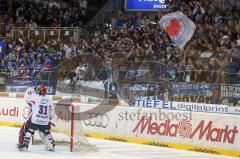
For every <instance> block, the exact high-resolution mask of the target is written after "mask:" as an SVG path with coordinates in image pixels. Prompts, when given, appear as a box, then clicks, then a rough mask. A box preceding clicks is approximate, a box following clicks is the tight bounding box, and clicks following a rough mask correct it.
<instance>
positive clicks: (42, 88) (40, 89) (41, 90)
mask: <svg viewBox="0 0 240 159" xmlns="http://www.w3.org/2000/svg"><path fill="white" fill-rule="evenodd" d="M35 91H36V92H37V94H39V95H41V96H44V95H46V93H47V89H46V87H45V86H44V85H39V86H37V87H36V88H35Z"/></svg>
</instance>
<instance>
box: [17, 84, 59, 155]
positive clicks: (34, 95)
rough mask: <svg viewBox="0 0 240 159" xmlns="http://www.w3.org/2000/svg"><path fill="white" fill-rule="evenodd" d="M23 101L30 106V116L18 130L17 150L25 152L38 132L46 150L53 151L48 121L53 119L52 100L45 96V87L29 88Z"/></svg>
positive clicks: (53, 144)
mask: <svg viewBox="0 0 240 159" xmlns="http://www.w3.org/2000/svg"><path fill="white" fill-rule="evenodd" d="M24 99H25V101H26V102H27V104H28V105H29V106H30V114H29V117H28V119H27V121H26V122H25V123H24V124H23V126H22V128H21V130H20V133H19V144H18V145H17V148H18V149H19V150H20V151H26V150H27V149H28V147H29V143H30V140H31V137H32V136H33V135H34V132H35V131H36V130H38V131H39V135H40V137H41V139H42V140H43V143H45V146H46V150H48V151H54V147H55V143H54V140H53V137H52V135H51V132H50V129H51V128H50V120H51V119H52V118H53V115H54V110H53V103H52V100H51V99H49V98H48V97H47V96H46V88H45V86H43V85H40V86H37V87H36V88H35V89H32V88H29V89H28V90H27V91H26V93H25V95H24Z"/></svg>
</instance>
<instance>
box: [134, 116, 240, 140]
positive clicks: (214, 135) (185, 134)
mask: <svg viewBox="0 0 240 159" xmlns="http://www.w3.org/2000/svg"><path fill="white" fill-rule="evenodd" d="M218 127H219V126H218ZM218 127H214V126H213V122H212V121H209V122H206V121H204V120H201V122H200V123H199V124H198V125H197V126H196V127H195V128H194V129H193V126H192V124H191V123H190V121H189V120H182V121H180V122H179V123H178V124H173V123H171V121H170V120H166V121H165V122H163V123H157V122H153V121H152V117H151V116H150V117H149V118H146V119H145V116H143V117H142V118H141V119H140V120H139V122H138V123H137V125H136V126H135V128H134V129H133V131H132V132H133V133H134V132H136V131H138V129H140V133H143V132H144V131H146V133H147V134H151V135H156V134H158V135H161V136H170V137H177V135H179V136H180V137H182V138H189V139H192V138H193V137H195V136H196V137H198V139H199V140H204V139H205V140H207V141H212V142H223V143H226V142H227V143H231V144H232V143H234V140H235V136H236V135H237V133H238V130H237V126H234V128H233V129H231V128H230V126H229V125H226V126H225V128H218Z"/></svg>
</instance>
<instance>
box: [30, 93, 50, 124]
mask: <svg viewBox="0 0 240 159" xmlns="http://www.w3.org/2000/svg"><path fill="white" fill-rule="evenodd" d="M53 116H54V109H53V103H52V100H51V99H50V98H48V97H47V96H40V95H37V96H36V99H35V104H34V105H33V106H32V114H31V118H30V119H31V122H32V123H34V124H38V125H48V123H49V122H50V120H51V119H52V118H53Z"/></svg>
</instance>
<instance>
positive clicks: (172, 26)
mask: <svg viewBox="0 0 240 159" xmlns="http://www.w3.org/2000/svg"><path fill="white" fill-rule="evenodd" d="M159 24H160V26H161V28H162V29H163V30H164V31H165V32H166V33H167V34H168V35H169V37H170V38H171V40H172V42H174V43H175V44H176V45H177V46H178V47H179V48H180V49H183V47H184V46H185V45H186V43H187V42H188V41H189V40H190V39H191V38H192V36H193V34H194V32H195V30H196V25H195V24H194V23H193V22H192V21H191V20H190V19H189V18H188V17H186V16H185V15H184V14H183V13H182V12H174V13H170V14H167V15H165V16H163V17H162V18H161V20H160V22H159Z"/></svg>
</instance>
